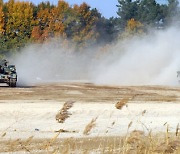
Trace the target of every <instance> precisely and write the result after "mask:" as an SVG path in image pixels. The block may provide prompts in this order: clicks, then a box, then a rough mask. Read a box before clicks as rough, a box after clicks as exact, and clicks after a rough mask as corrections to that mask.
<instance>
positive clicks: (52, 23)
mask: <svg viewBox="0 0 180 154" xmlns="http://www.w3.org/2000/svg"><path fill="white" fill-rule="evenodd" d="M107 11H108V8H107ZM117 15H118V16H117V17H111V18H109V19H107V18H105V17H103V16H102V14H101V13H100V12H99V11H98V10H97V9H96V8H91V6H89V5H88V4H86V3H82V4H81V5H73V6H71V5H69V4H68V3H67V2H66V1H63V0H59V1H58V4H57V5H53V4H51V3H50V2H48V1H47V2H41V3H39V4H38V5H35V4H33V3H31V2H24V1H16V0H9V1H8V2H3V0H0V55H1V57H3V56H6V55H9V54H12V53H14V54H15V53H17V52H19V51H20V50H21V49H22V48H24V47H25V46H27V45H28V44H32V43H33V44H43V43H45V42H48V41H50V40H51V39H52V38H61V41H63V43H62V45H63V46H66V47H68V45H69V44H71V43H73V44H75V46H76V50H77V51H79V50H82V49H84V48H89V47H92V46H97V45H98V46H102V47H104V46H108V45H109V44H112V43H114V42H116V41H119V40H121V39H122V40H123V39H126V38H129V37H133V36H141V35H146V34H148V33H150V32H151V31H152V30H153V29H155V30H164V29H166V28H167V27H169V26H170V25H171V24H172V23H174V22H176V25H177V26H178V25H180V24H179V23H180V22H179V21H180V7H179V2H178V1H177V0H167V3H165V4H159V3H157V2H156V1H155V0H118V5H117Z"/></svg>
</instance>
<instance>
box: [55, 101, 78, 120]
mask: <svg viewBox="0 0 180 154" xmlns="http://www.w3.org/2000/svg"><path fill="white" fill-rule="evenodd" d="M74 103H75V102H74V101H68V102H66V103H64V105H63V107H62V109H61V110H60V111H59V112H58V113H57V115H56V120H57V121H58V122H59V123H64V122H65V120H66V119H67V118H69V116H70V115H71V113H69V112H68V110H69V109H70V108H71V107H72V106H73V104H74Z"/></svg>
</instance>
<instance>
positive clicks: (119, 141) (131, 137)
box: [0, 130, 180, 154]
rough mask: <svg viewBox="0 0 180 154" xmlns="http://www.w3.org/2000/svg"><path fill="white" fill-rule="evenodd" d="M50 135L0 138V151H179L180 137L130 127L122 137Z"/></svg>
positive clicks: (115, 153) (153, 153) (145, 153)
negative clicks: (42, 137) (153, 133)
mask: <svg viewBox="0 0 180 154" xmlns="http://www.w3.org/2000/svg"><path fill="white" fill-rule="evenodd" d="M58 136H59V133H58V134H56V136H55V137H53V138H52V139H50V140H49V139H34V138H33V137H29V138H28V139H27V140H21V139H17V140H9V141H0V153H3V152H10V153H11V152H12V153H13V152H16V153H18V152H25V153H62V154H68V153H72V154H73V153H80V154H81V153H104V154H109V153H112V154H118V153H124V154H135V153H137V154H169V153H173V154H179V153H180V138H179V136H176V135H175V133H173V134H172V133H171V134H169V137H168V141H169V142H168V143H167V142H166V140H167V138H166V133H165V134H156V135H152V134H151V133H149V134H145V133H144V132H143V131H140V130H134V131H132V132H130V133H129V134H128V135H127V136H124V137H93V138H67V139H59V138H57V137H58Z"/></svg>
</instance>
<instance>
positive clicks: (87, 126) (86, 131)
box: [83, 117, 97, 135]
mask: <svg viewBox="0 0 180 154" xmlns="http://www.w3.org/2000/svg"><path fill="white" fill-rule="evenodd" d="M96 120H97V117H96V118H95V119H92V120H91V122H90V123H89V124H87V125H86V127H85V129H84V131H83V134H84V135H89V134H90V131H91V130H92V129H93V128H94V127H95V126H96Z"/></svg>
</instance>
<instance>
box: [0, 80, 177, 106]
mask: <svg viewBox="0 0 180 154" xmlns="http://www.w3.org/2000/svg"><path fill="white" fill-rule="evenodd" d="M127 97H128V98H131V97H133V100H134V101H143V102H144V101H160V102H162V101H165V102H180V87H165V86H164V87H163V86H133V87H132V86H119V87H118V86H117V87H113V86H96V85H93V84H88V83H87V84H86V83H54V84H46V85H39V86H34V87H17V88H9V87H0V100H1V101H3V100H56V101H67V100H74V101H81V102H109V103H114V102H115V101H119V100H120V99H122V98H127Z"/></svg>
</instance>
